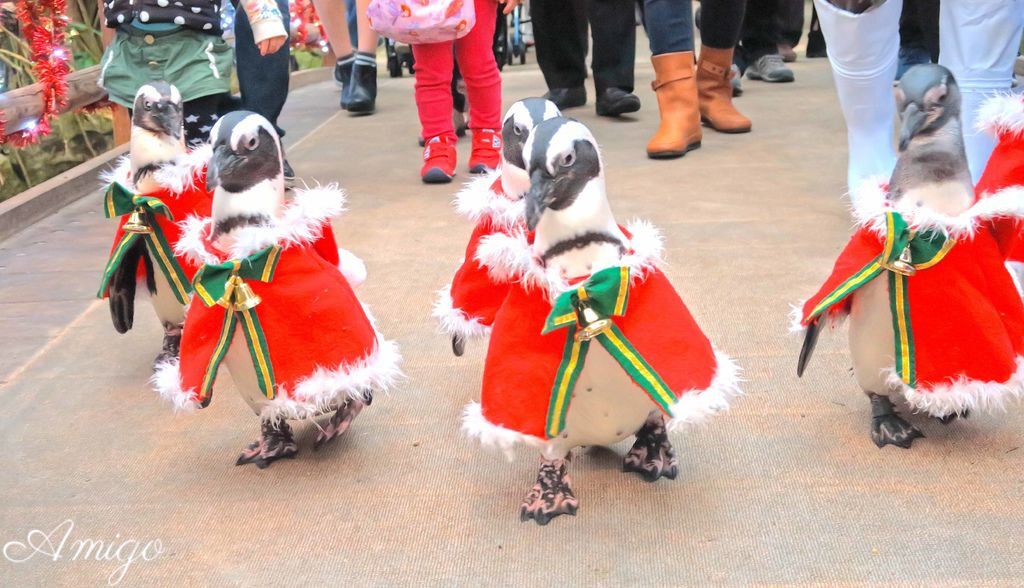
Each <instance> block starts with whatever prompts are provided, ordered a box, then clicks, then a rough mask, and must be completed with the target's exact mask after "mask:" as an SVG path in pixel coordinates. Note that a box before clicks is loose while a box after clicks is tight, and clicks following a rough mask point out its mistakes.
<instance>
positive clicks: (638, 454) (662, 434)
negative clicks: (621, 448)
mask: <svg viewBox="0 0 1024 588" xmlns="http://www.w3.org/2000/svg"><path fill="white" fill-rule="evenodd" d="M622 471H624V472H637V473H638V474H640V475H641V476H643V477H644V479H645V480H647V481H648V482H654V481H657V480H658V478H661V477H665V478H668V479H669V480H675V479H676V476H678V475H679V458H678V457H677V456H676V450H675V449H673V447H672V443H671V442H670V441H669V440H668V431H666V430H665V421H664V420H663V419H662V418H661V414H660V413H652V414H651V416H650V417H649V418H648V419H647V422H645V423H644V426H643V427H640V430H639V431H637V433H636V442H635V443H633V448H632V449H630V450H629V453H627V454H626V457H625V458H623V460H622Z"/></svg>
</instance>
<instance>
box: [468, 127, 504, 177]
mask: <svg viewBox="0 0 1024 588" xmlns="http://www.w3.org/2000/svg"><path fill="white" fill-rule="evenodd" d="M500 163H501V135H500V134H498V133H497V132H495V131H493V130H491V129H480V130H476V131H473V151H472V152H471V153H470V155H469V173H471V174H486V173H490V172H492V171H494V170H496V169H498V165H499V164H500Z"/></svg>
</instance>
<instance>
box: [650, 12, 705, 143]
mask: <svg viewBox="0 0 1024 588" xmlns="http://www.w3.org/2000/svg"><path fill="white" fill-rule="evenodd" d="M691 10H692V8H691V3H690V0H644V27H645V28H646V29H647V37H648V39H649V40H650V47H651V64H652V65H653V66H654V83H653V84H652V86H653V88H654V91H655V93H656V94H657V96H658V112H659V114H660V116H661V124H660V125H659V126H658V131H657V133H655V135H654V137H652V138H651V140H650V141H649V142H648V143H647V156H648V157H651V158H652V159H671V158H675V157H682V156H683V155H686V154H687V153H688V152H690V151H692V150H694V149H697V148H698V147H700V141H701V138H702V133H701V129H700V111H699V107H698V103H697V80H696V78H695V77H694V63H693V15H692V14H691ZM707 21H708V18H707V16H706V15H705V16H704V17H702V18H701V22H702V24H703V23H706V22H707Z"/></svg>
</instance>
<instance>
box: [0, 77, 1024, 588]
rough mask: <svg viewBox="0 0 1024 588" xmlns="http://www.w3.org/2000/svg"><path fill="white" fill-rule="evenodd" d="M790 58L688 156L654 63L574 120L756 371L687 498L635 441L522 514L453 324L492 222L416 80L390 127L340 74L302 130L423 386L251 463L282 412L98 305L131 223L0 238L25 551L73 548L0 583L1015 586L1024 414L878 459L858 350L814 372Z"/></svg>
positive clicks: (818, 135)
mask: <svg viewBox="0 0 1024 588" xmlns="http://www.w3.org/2000/svg"><path fill="white" fill-rule="evenodd" d="M531 59H532V58H531ZM794 69H795V71H796V75H797V80H798V81H797V83H795V84H788V85H781V86H769V85H766V84H763V83H759V82H746V87H747V93H746V95H745V96H744V97H743V98H742V99H740V100H739V105H740V106H741V108H742V109H743V110H744V111H745V112H746V113H747V114H749V115H750V116H751V117H752V118H753V119H754V121H755V123H754V129H755V130H754V132H753V133H752V134H750V135H746V136H725V135H719V134H715V133H708V134H707V135H706V136H705V139H704V145H703V147H702V148H701V149H700V150H699V151H696V152H694V153H692V154H690V155H688V156H687V157H686V158H684V159H683V160H679V161H673V162H654V161H650V160H648V159H647V158H646V157H645V155H644V145H645V141H646V139H647V137H648V136H649V134H650V133H651V132H652V131H653V129H654V128H655V125H656V124H657V111H656V102H655V98H654V95H653V94H652V93H651V91H650V90H649V81H650V79H651V71H650V68H649V66H646V65H641V66H639V67H638V80H637V86H638V88H639V92H638V93H639V95H640V97H641V99H642V100H643V103H644V108H643V110H642V111H641V112H640V113H639V116H637V117H636V118H635V119H629V120H623V121H620V122H615V121H608V120H599V119H597V118H596V117H595V116H594V114H593V110H592V108H587V109H580V110H575V111H572V112H571V114H572V115H573V116H576V117H578V118H580V119H581V120H583V121H584V122H586V123H587V124H589V125H591V127H592V129H593V131H594V134H595V135H596V136H597V138H598V140H599V142H600V143H601V144H602V145H603V147H604V156H605V160H606V162H607V168H608V184H609V194H610V197H611V199H612V204H613V207H614V209H615V211H616V213H617V215H618V216H619V219H620V220H627V219H629V218H631V217H633V216H640V217H646V218H649V219H651V220H653V221H654V222H655V223H656V224H657V225H659V226H660V227H661V228H662V229H663V231H664V233H665V238H666V244H667V254H668V255H667V257H668V262H669V266H668V270H667V271H668V274H669V276H670V278H671V279H672V280H673V282H674V283H675V284H676V286H677V287H678V288H679V290H680V291H681V292H682V293H683V295H684V298H685V300H686V301H687V303H688V304H689V305H690V308H691V310H692V311H693V313H694V314H695V315H696V317H697V319H698V320H699V321H700V323H701V324H702V325H703V326H704V328H705V330H706V331H707V333H708V334H709V335H710V337H711V338H712V339H713V340H714V341H715V342H716V344H717V345H718V346H719V347H720V348H721V349H723V350H724V351H726V352H728V353H730V354H731V355H733V357H735V358H736V359H737V361H738V362H739V363H740V364H741V365H742V366H743V368H744V370H745V371H744V375H745V378H746V383H745V386H744V387H745V390H746V393H747V396H746V397H745V398H742V399H740V400H738V401H737V402H736V403H735V405H734V408H733V410H732V411H731V412H729V413H728V414H725V415H723V416H721V417H718V418H717V419H716V420H714V421H712V422H711V423H710V424H709V425H708V426H706V427H704V428H701V429H698V430H694V431H691V432H689V433H686V434H678V435H675V436H674V438H673V440H674V442H675V444H676V448H677V449H678V451H679V454H680V466H681V473H680V476H679V478H678V479H677V480H675V481H674V482H669V481H664V480H663V481H660V482H658V483H656V484H653V485H652V484H648V483H646V482H643V481H642V480H641V479H640V478H639V477H637V476H636V475H627V474H623V473H621V472H620V460H621V458H620V456H621V455H622V454H623V453H624V452H625V450H626V449H627V448H626V447H624V446H617V447H614V448H612V449H611V450H607V449H601V450H592V451H588V452H580V453H579V454H578V455H577V456H576V458H575V459H574V461H573V464H572V474H573V476H574V479H575V486H576V491H577V494H578V496H579V498H580V500H581V508H580V513H579V516H577V517H575V518H567V517H563V518H561V519H558V520H556V521H554V522H552V523H551V524H550V525H549V526H547V527H545V528H541V527H537V526H536V525H534V524H532V523H530V524H523V523H520V522H519V521H518V516H517V509H518V506H519V501H520V499H521V497H522V496H523V495H524V494H525V492H526V491H527V489H528V488H529V486H530V485H531V484H532V483H533V479H534V476H535V468H536V465H537V460H536V456H535V455H533V454H531V453H530V452H529V451H526V450H523V451H522V452H521V453H519V455H518V458H517V459H516V460H515V461H514V462H512V463H508V462H506V461H505V460H504V458H503V457H501V456H500V455H499V454H495V453H490V452H485V451H482V450H480V449H478V448H477V447H476V446H474V445H473V444H471V443H469V442H468V441H466V440H465V439H464V438H463V437H462V436H461V434H460V432H459V420H460V412H461V410H462V406H463V405H464V404H465V403H466V402H467V401H469V400H471V399H474V398H475V397H476V396H477V394H478V389H479V379H480V373H481V367H482V360H483V353H484V349H483V346H482V345H475V346H471V349H470V350H469V352H468V353H467V354H466V356H465V357H462V358H455V357H453V356H452V354H451V352H450V349H449V344H448V342H447V341H446V340H445V338H444V337H442V336H440V335H439V334H437V332H436V327H435V325H434V323H433V321H432V320H431V319H430V316H429V315H430V308H431V304H432V302H433V299H434V291H435V290H437V289H438V288H440V287H441V286H443V285H444V284H445V283H446V282H447V281H448V279H449V277H450V275H451V272H452V270H453V269H454V268H455V266H456V262H457V261H458V259H459V258H460V256H461V254H462V248H463V247H464V246H465V239H466V237H467V236H468V234H469V231H470V228H471V227H470V226H469V224H467V223H466V222H465V221H464V220H462V219H461V218H459V217H457V216H455V214H454V213H453V211H452V209H451V207H450V205H449V202H450V200H451V197H452V195H453V193H454V191H455V190H456V189H457V188H458V185H457V184H456V185H452V186H448V187H425V186H423V185H421V184H420V183H419V181H418V177H417V173H416V172H417V169H418V166H419V149H418V147H417V146H416V132H417V128H418V126H417V124H416V118H415V111H414V108H413V102H412V80H411V79H409V78H405V79H401V80H388V81H384V80H382V82H383V84H382V87H381V101H380V110H379V113H378V114H377V115H375V116H373V117H369V118H362V119H353V118H350V117H348V116H347V115H346V114H344V113H340V112H339V111H338V110H337V108H336V100H337V93H336V90H334V89H333V87H332V86H329V85H326V84H321V85H319V86H313V87H309V88H306V89H303V90H300V91H298V92H297V93H296V94H295V95H294V97H293V100H292V101H291V102H290V104H289V109H288V112H287V114H286V122H287V123H288V124H287V126H288V127H289V128H290V129H291V130H292V133H291V135H290V136H289V140H290V149H289V158H290V160H291V162H292V163H293V164H294V166H295V168H296V169H297V170H298V172H299V174H300V175H301V176H303V177H305V178H308V179H309V180H311V181H312V180H313V179H316V180H319V181H321V182H339V183H340V184H341V185H342V186H344V187H345V188H347V189H348V191H349V194H350V208H351V210H350V211H349V212H348V213H347V214H346V215H345V216H344V217H342V218H341V219H340V220H339V221H338V222H337V223H336V228H337V230H338V234H339V238H340V240H341V241H342V242H343V244H344V246H346V247H348V248H351V249H352V250H354V251H355V252H356V253H357V254H359V255H360V256H362V257H363V258H364V259H365V260H366V262H367V265H368V266H369V269H370V278H369V280H368V282H367V283H366V284H365V285H364V286H363V287H362V290H361V292H360V295H361V297H362V298H363V300H364V301H365V302H367V303H368V304H370V305H371V306H372V308H373V309H374V312H375V313H376V315H377V317H378V319H379V321H380V323H381V328H382V329H383V331H384V332H385V333H386V334H387V335H388V336H389V337H390V338H394V339H397V340H398V341H399V342H400V344H401V346H402V352H403V355H404V357H405V362H404V371H405V373H406V374H407V379H406V380H405V382H404V383H403V385H402V386H401V388H400V389H399V390H398V391H397V392H395V393H394V394H392V395H390V396H387V397H381V398H379V399H378V400H377V401H376V402H375V403H374V404H373V406H372V407H371V408H370V409H369V410H367V411H366V412H364V413H363V415H362V416H360V417H359V419H358V421H357V422H356V423H355V426H354V427H353V429H352V430H351V431H350V432H349V433H348V435H347V436H346V437H345V438H344V439H343V440H342V441H340V442H339V443H337V444H335V445H333V446H331V447H330V448H329V449H328V450H326V451H323V452H320V453H313V452H312V451H311V450H310V449H309V446H310V444H311V442H312V439H313V433H314V431H313V430H312V429H311V427H309V426H302V427H300V428H299V429H298V430H299V441H300V447H301V453H300V455H299V457H298V458H297V459H295V460H293V461H287V462H283V463H278V464H275V465H274V466H273V467H271V468H270V469H268V470H266V471H259V470H257V469H256V468H253V467H234V465H233V463H234V460H235V457H236V456H237V454H238V452H239V451H240V450H241V449H242V448H243V447H244V446H245V445H246V444H247V443H248V442H249V441H251V440H252V439H253V438H254V437H255V435H256V433H257V422H256V419H255V418H253V416H252V414H251V413H250V411H249V409H248V408H247V407H246V406H245V404H244V403H243V402H242V401H241V399H240V398H239V397H238V396H237V395H236V394H235V392H234V391H233V390H232V389H231V388H232V386H231V380H230V378H229V377H227V376H226V375H225V376H224V377H222V379H221V381H220V384H219V387H218V390H217V392H216V395H215V399H214V401H213V404H212V405H211V406H210V407H209V408H208V409H206V410H204V411H202V412H200V413H198V414H195V415H190V416H188V415H177V416H176V415H173V414H172V413H171V412H170V410H169V408H168V407H167V406H165V405H162V404H161V403H160V402H159V401H158V399H157V398H156V397H155V395H154V394H153V393H152V392H151V391H150V390H149V388H148V387H147V385H146V379H147V378H148V376H149V365H150V361H151V359H152V358H153V356H154V355H155V354H156V353H157V351H158V346H159V345H158V344H159V328H158V326H157V324H156V321H155V320H148V314H147V312H148V311H147V310H146V308H145V307H143V309H142V311H141V317H142V318H141V319H140V320H139V321H138V324H137V325H136V328H135V329H134V330H133V331H132V332H130V333H129V334H127V335H125V336H118V335H116V334H115V333H114V331H113V329H112V328H111V325H110V320H109V318H108V316H107V309H106V305H105V304H101V303H100V302H98V301H96V300H94V299H93V294H94V292H95V288H96V284H97V281H98V279H99V273H100V268H101V266H102V263H103V261H104V257H105V254H106V251H107V248H108V247H109V245H110V240H111V238H112V232H113V223H112V222H110V221H106V220H104V219H103V218H102V215H101V213H100V205H99V202H100V200H99V195H98V193H97V194H96V195H94V196H90V197H87V198H85V199H83V200H81V201H80V202H78V203H76V204H75V205H73V206H70V207H68V208H67V209H66V210H63V211H61V212H60V213H58V214H54V215H53V216H52V217H51V218H49V219H47V220H46V221H45V222H41V223H39V224H37V225H35V226H32V227H29V228H27V229H26V230H25V231H24V232H22V233H21V234H19V235H17V236H16V237H14V238H12V239H10V240H8V241H7V242H4V243H0V283H2V288H0V347H2V349H3V353H0V402H2V403H3V409H2V410H0V443H2V447H3V451H2V452H0V472H3V474H2V475H0V494H2V496H3V497H4V500H3V506H0V533H2V535H0V543H8V542H11V541H18V542H22V543H25V542H27V541H28V538H29V536H30V533H31V531H32V530H34V529H35V530H39V531H40V533H36V534H32V535H31V536H32V537H33V538H34V541H35V542H36V545H39V546H42V549H43V550H44V551H45V550H46V549H49V550H50V552H52V551H54V550H57V547H58V544H59V542H60V539H61V538H62V537H64V535H65V532H68V533H67V534H68V535H69V537H68V541H67V544H66V545H65V546H64V548H63V551H62V552H60V555H61V556H62V557H61V559H60V560H59V561H53V559H54V558H52V557H49V558H48V557H46V555H45V554H43V553H37V554H36V555H35V556H34V557H33V558H31V559H30V560H28V561H27V562H24V563H20V564H15V563H11V562H10V561H8V559H9V558H10V557H11V556H14V557H15V558H21V557H24V556H25V555H26V554H25V553H24V551H23V550H21V551H19V550H18V546H17V545H13V544H8V551H9V553H8V559H4V558H0V578H3V582H2V584H4V585H7V586H27V585H47V586H51V585H68V586H99V585H104V584H105V583H106V582H107V580H108V577H109V576H110V575H111V574H112V573H116V571H117V570H116V568H117V567H118V566H119V565H122V564H123V563H124V562H123V561H122V562H117V561H95V559H96V558H95V556H93V557H92V558H90V560H89V561H82V559H84V557H82V558H79V560H78V561H70V560H71V559H72V556H73V555H74V549H73V548H72V542H74V541H80V540H89V539H91V540H102V541H104V542H106V543H107V544H108V545H109V544H110V543H111V542H112V543H113V544H114V545H115V546H116V545H120V543H121V542H123V541H125V540H128V539H133V540H137V541H139V542H141V543H143V544H144V543H146V542H148V541H151V540H155V539H159V541H160V545H161V546H162V553H161V555H160V556H159V557H158V558H156V559H155V560H153V561H142V560H141V559H139V560H138V561H135V562H134V563H132V564H131V566H129V568H128V569H127V570H126V571H125V574H124V579H123V582H122V584H123V585H126V586H136V585H138V586H148V585H208V586H227V585H244V586H284V585H300V584H301V585H342V584H350V585H356V586H363V585H384V586H410V585H411V586H421V585H422V586H448V585H467V586H469V585H499V586H513V585H515V586H525V585H547V584H551V585H559V584H561V585H580V586H595V585H601V586H621V585H710V584H730V585H739V584H812V583H813V584H864V583H876V582H877V583H888V584H899V585H920V584H940V583H942V584H946V583H949V584H958V585H971V586H977V585H1013V584H1019V583H1020V582H1021V578H1022V575H1024V558H1022V557H1021V553H1020V540H1021V537H1022V536H1024V510H1022V509H1021V508H1020V498H1021V494H1022V492H1024V451H1021V450H1018V447H1019V446H1020V445H1022V442H1024V437H1022V433H1021V431H1022V429H1024V418H1022V416H1021V415H1020V413H1019V412H1013V413H1011V414H1009V415H1007V416H1004V417H1001V418H993V417H985V416H980V417H978V418H973V417H972V418H971V419H970V420H968V421H967V422H957V423H954V424H953V425H950V426H949V427H943V426H941V425H938V424H936V423H933V422H928V421H925V420H924V419H916V421H917V422H918V423H919V424H920V426H922V427H923V429H924V431H925V433H926V434H927V435H928V438H927V439H922V440H919V441H918V442H917V443H916V444H915V447H914V448H913V450H911V451H902V450H898V449H894V448H886V449H885V450H882V451H879V450H878V449H876V448H875V447H874V445H872V443H871V442H870V440H869V439H868V420H869V411H868V405H867V402H866V400H865V399H864V398H863V397H862V396H861V394H860V393H859V392H858V390H857V388H856V385H855V383H854V381H853V378H852V376H851V375H850V374H849V372H848V368H849V363H848V359H847V356H846V354H845V350H844V345H843V343H844V340H845V335H844V334H838V336H832V337H827V336H826V337H823V342H822V345H820V346H819V350H818V353H817V355H816V357H815V361H814V363H813V364H812V366H811V368H810V370H809V374H808V375H807V376H805V378H804V379H803V380H798V379H797V378H796V377H795V375H794V372H795V364H796V354H797V350H798V347H799V341H797V340H794V339H792V338H790V337H788V336H787V323H788V318H787V315H788V312H789V305H790V303H793V302H796V301H798V300H799V299H801V298H802V297H805V296H807V295H809V294H811V293H812V291H813V289H814V288H815V287H816V286H817V285H818V283H819V281H820V280H821V279H822V278H823V277H824V276H825V275H826V274H827V272H828V269H829V267H830V264H831V262H832V260H833V258H834V256H835V254H836V252H837V251H838V250H839V248H840V247H841V246H842V245H843V244H844V242H845V239H846V237H847V235H848V234H849V231H850V227H851V221H850V218H849V216H848V214H847V212H846V208H845V204H844V202H843V201H841V199H840V195H841V194H842V192H843V187H842V185H843V179H844V177H845V174H844V166H845V140H844V135H843V130H842V126H841V117H840V114H839V111H838V107H837V105H836V101H835V97H834V94H833V91H832V88H831V83H830V77H829V73H828V66H827V63H826V62H825V61H823V60H816V61H805V60H802V61H800V62H798V63H797V64H796V65H795V67H794ZM542 91H543V83H542V81H541V77H540V75H539V73H538V72H537V70H536V69H535V68H534V67H533V66H532V65H531V66H526V67H519V66H517V67H514V68H512V69H511V70H510V71H507V73H506V76H505V96H506V97H507V98H508V99H509V101H511V100H513V99H515V98H518V97H523V96H527V95H536V94H539V93H540V92H542ZM460 151H461V153H462V156H463V158H467V157H468V144H466V143H465V142H464V144H463V145H462V146H461V147H460ZM464 161H465V160H464ZM464 161H463V165H464ZM463 169H464V168H460V174H463V175H461V176H460V179H461V180H465V179H466V176H465V175H464V172H463V171H461V170H463ZM67 520H70V521H72V522H73V528H70V530H69V527H70V525H68V524H65V525H64V526H63V527H59V526H60V525H61V523H62V522H63V521H67ZM43 535H48V536H49V538H50V541H51V542H52V543H53V546H54V547H53V548H46V546H45V545H43V543H44V542H43V540H42V536H43ZM115 549H116V547H115ZM129 551H130V546H129V547H126V548H125V549H124V551H122V555H123V556H125V557H127V555H128V553H129ZM149 553H150V554H153V553H154V551H150V552H149ZM138 557H141V555H140V556H138ZM115 579H116V576H115Z"/></svg>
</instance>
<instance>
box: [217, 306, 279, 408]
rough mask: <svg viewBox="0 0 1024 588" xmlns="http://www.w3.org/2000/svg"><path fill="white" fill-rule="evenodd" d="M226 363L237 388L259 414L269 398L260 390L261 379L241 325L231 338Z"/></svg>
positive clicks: (225, 357) (225, 358)
mask: <svg viewBox="0 0 1024 588" xmlns="http://www.w3.org/2000/svg"><path fill="white" fill-rule="evenodd" d="M224 365H226V366H228V371H229V372H231V379H232V380H234V382H235V388H237V389H238V393H239V394H241V395H242V399H243V400H245V402H246V404H248V405H249V408H251V409H252V411H253V412H255V413H256V414H257V415H258V414H260V412H261V411H262V410H263V407H264V406H266V405H267V403H268V402H270V401H269V400H267V397H266V396H264V395H263V391H262V390H260V384H259V380H258V379H257V377H256V367H255V366H254V365H253V364H252V355H250V354H249V346H248V344H247V343H246V342H245V334H244V333H242V329H241V327H240V326H236V327H235V334H234V335H233V336H232V338H231V346H230V347H228V352H227V353H226V354H225V355H224Z"/></svg>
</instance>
